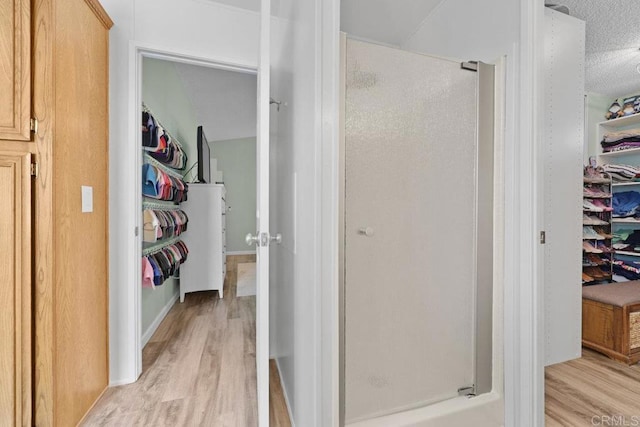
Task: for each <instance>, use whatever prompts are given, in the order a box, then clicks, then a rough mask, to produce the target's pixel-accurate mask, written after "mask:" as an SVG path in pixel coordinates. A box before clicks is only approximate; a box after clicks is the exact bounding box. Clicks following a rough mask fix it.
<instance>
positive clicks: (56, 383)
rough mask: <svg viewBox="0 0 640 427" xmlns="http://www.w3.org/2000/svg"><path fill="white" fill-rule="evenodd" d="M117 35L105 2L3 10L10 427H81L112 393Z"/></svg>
mask: <svg viewBox="0 0 640 427" xmlns="http://www.w3.org/2000/svg"><path fill="white" fill-rule="evenodd" d="M112 25H113V24H112V22H111V20H110V19H109V17H108V16H107V15H106V13H105V11H104V9H103V8H102V6H101V5H100V4H99V3H98V1H97V0H7V1H3V2H2V5H0V65H1V66H0V175H2V176H0V185H1V186H2V188H1V189H0V191H2V195H3V196H2V198H1V199H0V200H2V203H0V210H1V212H0V213H1V214H2V215H0V216H1V217H2V218H0V247H1V248H2V254H1V255H2V256H0V277H2V279H1V280H3V283H2V287H1V288H0V301H2V302H0V304H1V305H0V427H2V426H5V425H8V426H18V425H23V426H30V425H37V426H39V427H46V426H61V427H66V426H72V425H77V424H78V422H79V421H80V420H81V419H82V417H83V416H84V415H85V413H86V412H87V411H88V410H89V409H90V408H91V406H92V405H93V404H94V402H95V401H96V400H97V399H98V398H99V396H100V395H101V394H102V392H103V391H104V390H105V389H106V387H107V385H108V374H109V370H108V275H109V272H108V152H109V150H108V126H109V120H108V108H109V105H108V99H109V92H108V76H109V74H108V72H109V65H108V58H109V28H110V27H111V26H112ZM31 52H33V54H31ZM12 88H13V89H12ZM30 117H37V118H38V122H39V123H38V129H37V131H36V132H33V133H32V132H31V131H30V125H29V121H30ZM30 162H34V163H35V164H36V165H37V167H36V168H35V169H36V170H37V171H38V173H37V176H36V177H30V173H31V163H30ZM82 186H90V187H92V188H93V211H92V212H83V211H82V208H81V200H82V199H81V187H82ZM32 229H33V234H32V235H31V234H30V230H32Z"/></svg>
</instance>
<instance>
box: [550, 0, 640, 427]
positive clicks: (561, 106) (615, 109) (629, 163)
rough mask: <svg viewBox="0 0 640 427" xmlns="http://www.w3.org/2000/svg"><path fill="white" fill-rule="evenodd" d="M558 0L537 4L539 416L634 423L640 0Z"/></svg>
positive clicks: (639, 322)
mask: <svg viewBox="0 0 640 427" xmlns="http://www.w3.org/2000/svg"><path fill="white" fill-rule="evenodd" d="M561 3H562V4H556V5H552V6H549V7H547V9H546V11H545V42H544V59H545V61H544V84H545V112H544V138H545V143H544V153H543V154H542V156H543V158H544V159H545V212H544V217H545V232H546V237H547V239H548V241H547V243H546V245H547V247H546V248H545V279H544V282H545V309H546V316H545V324H546V325H545V335H546V341H547V348H546V354H545V364H546V365H547V368H546V375H545V379H546V423H547V425H563V426H564V425H576V426H578V425H585V426H586V425H614V424H608V423H611V422H614V423H619V424H615V425H631V424H628V423H632V422H633V420H634V417H637V415H638V414H639V413H640V404H638V402H637V399H636V397H637V396H638V394H640V367H638V364H637V363H638V361H640V281H638V280H639V279H640V114H639V113H640V51H639V50H638V49H639V47H640V46H639V40H640V31H638V30H635V29H634V28H635V26H634V25H633V22H636V21H637V19H638V17H640V7H639V6H638V5H637V4H636V3H634V2H629V1H625V2H620V3H615V4H607V3H605V2H590V3H585V2H580V1H576V0H565V1H563V2H561ZM578 206H582V212H580V211H579V209H580V208H579V207H578ZM574 218H575V219H574ZM560 229H561V230H560ZM558 238H561V241H560V242H558V241H557V239H558ZM580 253H581V256H580ZM631 396H635V397H634V398H631Z"/></svg>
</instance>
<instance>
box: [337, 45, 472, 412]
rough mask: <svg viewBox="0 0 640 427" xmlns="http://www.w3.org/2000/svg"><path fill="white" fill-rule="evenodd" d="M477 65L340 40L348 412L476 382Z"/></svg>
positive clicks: (447, 392) (418, 400) (396, 405)
mask: <svg viewBox="0 0 640 427" xmlns="http://www.w3.org/2000/svg"><path fill="white" fill-rule="evenodd" d="M476 98H477V73H475V72H473V71H469V70H464V69H461V65H460V63H459V62H453V61H449V60H443V59H439V58H434V57H430V56H425V55H419V54H415V53H409V52H406V51H402V50H398V49H392V48H388V47H383V46H378V45H374V44H369V43H363V42H359V41H354V40H348V41H347V54H346V98H345V180H346V183H345V281H344V283H345V285H344V286H345V305H344V309H345V347H344V348H345V419H346V421H347V423H348V422H350V421H356V420H361V419H367V418H371V417H374V416H377V415H383V414H388V413H393V412H398V411H402V410H406V409H410V408H413V407H419V406H423V405H427V404H430V403H434V402H438V401H442V400H446V399H449V398H452V397H456V396H457V395H458V389H459V388H461V387H466V386H470V385H472V384H473V383H474V363H475V359H474V348H475V332H474V327H475V317H474V316H475V311H474V307H475V303H474V292H475V291H474V290H475V286H476V283H475V281H476V279H475V271H476V270H475V268H476V261H475V260H476V249H475V248H476V240H475V239H476V237H475V236H476V225H475V224H476V194H477V192H476V175H477V170H476V168H477V167H476V163H477V134H476V129H477V113H478V111H477V99H476Z"/></svg>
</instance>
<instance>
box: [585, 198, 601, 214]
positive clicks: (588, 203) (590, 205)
mask: <svg viewBox="0 0 640 427" xmlns="http://www.w3.org/2000/svg"><path fill="white" fill-rule="evenodd" d="M582 209H583V210H585V211H589V212H604V209H603V208H602V206H597V205H596V204H595V203H594V202H593V201H592V200H586V199H585V200H583V201H582Z"/></svg>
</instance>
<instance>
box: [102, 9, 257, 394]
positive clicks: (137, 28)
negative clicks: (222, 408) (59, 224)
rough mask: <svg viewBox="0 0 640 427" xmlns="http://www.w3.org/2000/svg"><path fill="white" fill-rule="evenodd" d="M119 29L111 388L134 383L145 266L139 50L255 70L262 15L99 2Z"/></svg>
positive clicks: (113, 42)
mask: <svg viewBox="0 0 640 427" xmlns="http://www.w3.org/2000/svg"><path fill="white" fill-rule="evenodd" d="M102 4H103V6H104V7H105V9H106V10H107V12H108V13H109V15H110V16H111V18H112V19H113V20H114V22H115V26H114V27H113V28H112V30H111V33H110V51H111V53H110V123H109V124H110V149H109V156H110V161H109V164H110V181H109V186H110V188H111V191H110V192H109V195H110V200H109V209H110V212H109V221H110V224H109V228H110V233H109V237H110V241H109V245H110V250H109V262H110V274H109V283H110V301H109V303H110V323H109V328H110V330H109V334H110V345H109V352H110V357H109V361H110V383H111V384H123V383H127V382H133V381H135V380H136V379H137V376H138V375H139V373H140V372H139V369H140V368H141V367H140V365H139V362H138V361H136V352H137V350H136V348H135V347H136V343H137V341H138V334H139V331H136V329H135V325H136V319H134V317H133V313H134V312H135V311H134V309H133V305H134V304H136V302H137V300H136V294H135V289H136V286H138V282H139V278H138V277H137V275H138V270H139V265H140V255H139V252H138V250H139V248H138V247H137V243H136V242H137V240H136V237H135V234H134V233H135V227H136V225H138V224H137V222H138V221H139V216H140V215H139V209H140V208H139V206H137V203H136V200H137V193H136V189H137V188H136V186H135V185H133V183H135V182H136V181H137V180H138V179H139V177H138V175H139V173H140V172H139V170H138V165H137V162H136V157H137V150H138V149H139V148H138V147H137V146H136V142H135V139H134V138H135V135H136V134H137V133H138V132H139V123H138V117H137V111H136V110H134V108H135V104H136V91H137V90H138V89H139V88H138V87H137V84H136V74H135V73H136V57H135V54H134V52H135V48H136V46H145V47H148V48H155V49H159V50H163V51H169V52H173V53H175V54H181V55H183V56H188V57H195V58H201V59H205V60H206V59H209V60H217V61H224V62H229V63H234V64H238V65H244V66H247V67H256V66H257V55H258V31H259V14H257V13H254V12H249V11H245V10H241V9H236V8H232V7H228V6H223V5H219V4H217V3H215V2H211V1H205V0H183V1H179V2H177V1H171V0H135V1H131V0H102Z"/></svg>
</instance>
